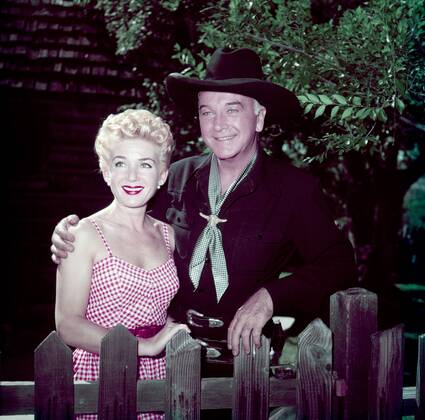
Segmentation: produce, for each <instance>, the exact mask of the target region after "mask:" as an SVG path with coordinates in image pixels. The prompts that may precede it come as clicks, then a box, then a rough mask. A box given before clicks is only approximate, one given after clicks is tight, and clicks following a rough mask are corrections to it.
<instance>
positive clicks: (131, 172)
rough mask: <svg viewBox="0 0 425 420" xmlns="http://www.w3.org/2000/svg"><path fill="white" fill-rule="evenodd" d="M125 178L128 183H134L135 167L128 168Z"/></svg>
mask: <svg viewBox="0 0 425 420" xmlns="http://www.w3.org/2000/svg"><path fill="white" fill-rule="evenodd" d="M127 178H128V180H129V181H135V180H136V179H137V167H135V166H131V167H129V168H128V172H127Z"/></svg>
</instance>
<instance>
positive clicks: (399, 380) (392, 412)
mask: <svg viewBox="0 0 425 420" xmlns="http://www.w3.org/2000/svg"><path fill="white" fill-rule="evenodd" d="M403 330H404V328H403V326H402V325H398V326H396V327H394V328H392V329H389V330H385V331H378V332H376V333H375V334H372V337H371V339H372V354H371V364H370V374H369V419H370V420H392V419H394V420H395V419H400V418H401V412H402V394H403V359H404V351H403Z"/></svg>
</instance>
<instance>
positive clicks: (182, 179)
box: [168, 155, 209, 189]
mask: <svg viewBox="0 0 425 420" xmlns="http://www.w3.org/2000/svg"><path fill="white" fill-rule="evenodd" d="M208 160H209V155H197V156H190V157H186V158H183V159H180V160H178V161H176V162H174V163H172V164H171V166H170V169H169V174H168V185H169V188H171V189H174V188H175V187H177V186H182V185H185V184H186V182H187V181H188V180H189V179H190V178H191V177H192V175H193V174H194V173H195V172H196V171H197V170H199V169H201V168H203V167H205V165H207V164H208ZM173 187H174V188H173Z"/></svg>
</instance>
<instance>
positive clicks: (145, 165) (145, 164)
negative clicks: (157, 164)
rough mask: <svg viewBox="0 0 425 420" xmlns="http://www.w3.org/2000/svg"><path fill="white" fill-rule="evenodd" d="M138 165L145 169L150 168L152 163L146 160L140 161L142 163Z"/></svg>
mask: <svg viewBox="0 0 425 420" xmlns="http://www.w3.org/2000/svg"><path fill="white" fill-rule="evenodd" d="M140 166H141V167H142V168H146V169H150V168H152V165H151V164H150V163H147V162H142V163H141V164H140Z"/></svg>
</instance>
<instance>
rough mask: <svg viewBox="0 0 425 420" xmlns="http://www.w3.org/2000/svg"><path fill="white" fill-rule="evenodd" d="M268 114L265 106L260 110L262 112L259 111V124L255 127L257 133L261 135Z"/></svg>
mask: <svg viewBox="0 0 425 420" xmlns="http://www.w3.org/2000/svg"><path fill="white" fill-rule="evenodd" d="M266 113H267V110H266V108H264V107H263V106H262V107H261V108H260V110H259V111H258V115H257V123H256V126H255V131H256V132H257V133H261V131H263V128H264V120H265V118H266Z"/></svg>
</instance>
